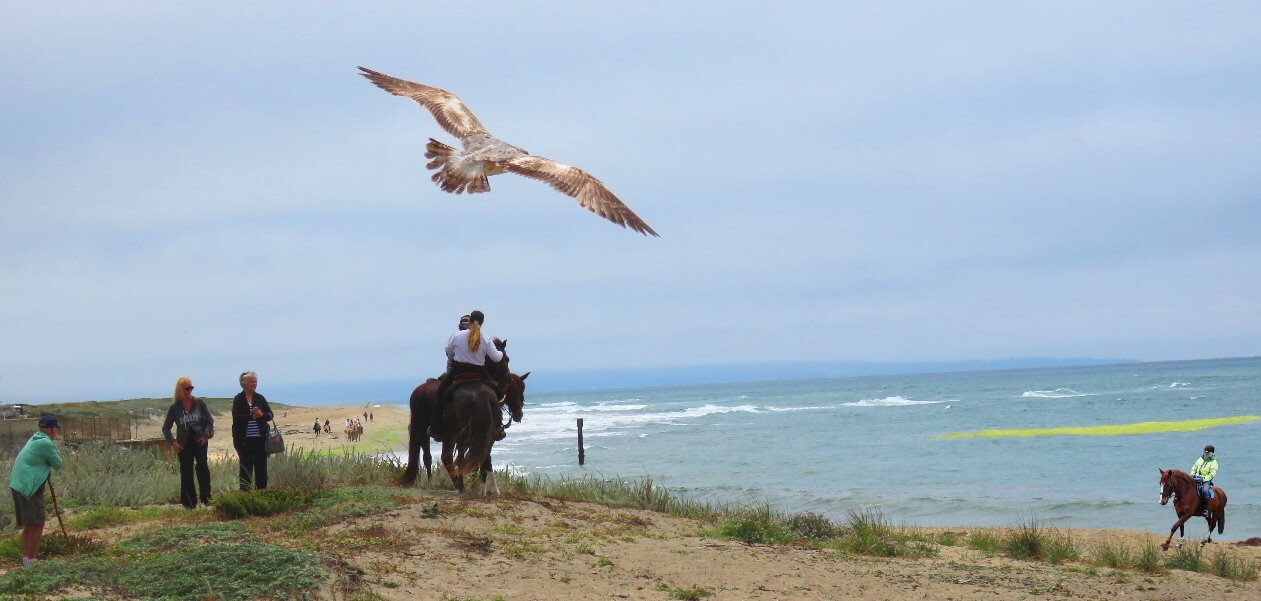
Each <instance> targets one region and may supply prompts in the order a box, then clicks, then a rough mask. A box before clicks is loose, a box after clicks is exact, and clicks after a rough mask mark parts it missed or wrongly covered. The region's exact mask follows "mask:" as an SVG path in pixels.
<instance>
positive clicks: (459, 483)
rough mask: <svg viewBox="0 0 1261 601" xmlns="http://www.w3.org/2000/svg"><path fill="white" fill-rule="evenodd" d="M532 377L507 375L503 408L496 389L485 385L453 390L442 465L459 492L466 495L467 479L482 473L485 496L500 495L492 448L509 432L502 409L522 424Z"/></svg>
mask: <svg viewBox="0 0 1261 601" xmlns="http://www.w3.org/2000/svg"><path fill="white" fill-rule="evenodd" d="M529 375H530V374H529V373H527V374H525V375H524V376H517V375H516V374H511V373H510V374H508V379H507V385H506V390H505V391H504V399H503V403H502V405H501V403H500V400H499V397H498V395H497V394H496V393H495V389H494V388H492V387H491V386H490V385H489V384H487V383H486V382H482V381H474V382H467V383H463V384H460V385H455V386H453V387H452V389H451V392H450V399H448V401H447V406H446V408H445V409H444V410H443V412H442V421H443V422H445V423H444V424H442V431H443V435H442V465H443V466H444V467H446V468H447V474H448V475H450V476H451V484H452V485H454V486H455V490H456V491H458V492H461V493H462V492H464V476H465V475H467V474H471V473H473V472H475V471H478V470H481V484H482V494H485V495H489V494H498V493H499V486H498V485H496V484H495V471H494V467H493V466H492V465H491V462H490V452H491V448H492V447H494V445H495V440H496V439H498V438H500V436H499V434H500V432H502V431H503V430H504V429H505V428H507V424H505V423H501V422H502V419H503V410H502V406H503V405H506V406H507V407H508V411H509V414H510V419H511V420H513V421H516V422H520V421H521V413H522V407H523V406H524V404H525V379H526V378H527V377H529ZM509 423H510V422H509ZM487 478H489V479H490V482H489V483H488V482H487V481H486V480H487Z"/></svg>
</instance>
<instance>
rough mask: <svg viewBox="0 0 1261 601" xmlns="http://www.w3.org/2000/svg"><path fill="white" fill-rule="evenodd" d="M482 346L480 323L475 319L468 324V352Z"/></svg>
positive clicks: (474, 351)
mask: <svg viewBox="0 0 1261 601" xmlns="http://www.w3.org/2000/svg"><path fill="white" fill-rule="evenodd" d="M481 347H482V324H480V323H477V322H476V321H474V322H470V323H469V324H468V352H470V353H476V352H477V349H479V348H481Z"/></svg>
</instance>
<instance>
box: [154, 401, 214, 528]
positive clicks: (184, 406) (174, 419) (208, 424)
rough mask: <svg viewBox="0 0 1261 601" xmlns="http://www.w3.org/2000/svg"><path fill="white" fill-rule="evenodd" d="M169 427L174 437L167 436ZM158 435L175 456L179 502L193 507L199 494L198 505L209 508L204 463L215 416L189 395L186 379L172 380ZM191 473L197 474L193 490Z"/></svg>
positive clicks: (208, 479) (207, 470)
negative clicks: (164, 414) (164, 439)
mask: <svg viewBox="0 0 1261 601" xmlns="http://www.w3.org/2000/svg"><path fill="white" fill-rule="evenodd" d="M172 424H174V425H175V435H174V436H172V435H171V425H172ZM162 435H163V436H165V437H166V442H168V443H170V445H171V448H172V449H174V450H175V452H176V453H178V454H179V461H180V502H181V503H183V504H184V507H187V508H189V509H192V508H194V507H197V499H198V495H197V493H198V491H200V492H201V496H200V498H201V502H202V504H203V505H209V504H210V466H209V464H208V463H207V461H206V448H207V446H208V445H207V443H209V442H210V439H211V438H214V437H215V416H214V415H212V414H211V413H210V408H209V407H207V406H206V402H205V401H203V400H201V399H199V398H196V397H194V396H193V380H192V378H189V377H188V376H180V377H179V378H178V379H176V380H175V394H174V395H172V402H171V408H170V409H167V411H166V421H165V422H163V423H162ZM194 463H196V469H195V470H194V465H193V464H194ZM194 472H195V473H196V475H197V486H196V487H194V486H193V474H194Z"/></svg>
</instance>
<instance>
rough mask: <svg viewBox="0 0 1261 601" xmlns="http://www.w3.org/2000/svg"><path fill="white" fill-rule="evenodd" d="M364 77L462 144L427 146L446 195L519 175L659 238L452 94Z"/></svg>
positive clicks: (583, 177) (577, 172)
mask: <svg viewBox="0 0 1261 601" xmlns="http://www.w3.org/2000/svg"><path fill="white" fill-rule="evenodd" d="M359 71H361V73H360V75H363V76H364V77H366V78H367V79H368V81H371V82H372V83H373V84H375V85H376V86H377V87H378V88H381V89H382V90H385V91H386V92H389V93H391V94H393V95H395V96H402V97H404V98H411V99H412V100H415V101H416V102H417V103H418V104H420V106H422V107H424V108H425V109H426V110H428V111H429V112H430V113H432V114H433V117H434V119H435V120H437V121H438V125H440V126H442V129H444V130H446V131H447V133H449V134H451V135H453V136H455V137H457V138H459V139H460V143H461V144H462V145H463V148H462V149H459V150H457V149H455V148H453V147H451V146H448V145H446V144H443V143H442V142H439V141H437V140H435V139H433V138H429V143H428V144H426V145H425V158H427V159H432V160H431V161H429V162H428V163H426V164H425V167H427V168H429V169H432V170H434V171H435V173H434V174H433V178H432V179H433V181H435V182H437V184H438V187H440V188H442V190H443V191H444V192H454V193H456V194H461V193H464V192H468V193H469V194H477V193H480V192H489V191H490V181H488V178H489V177H490V176H492V175H498V174H500V173H516V174H517V175H524V176H525V177H528V178H531V179H537V180H541V181H544V182H547V183H548V184H550V185H551V186H552V187H553V188H555V189H556V190H558V191H560V192H562V193H564V194H566V195H568V196H571V197H573V198H576V199H578V204H579V205H581V206H582V207H583V208H585V209H587V210H589V211H591V212H592V213H595V214H596V215H599V216H601V217H603V218H605V219H608V220H609V221H612V222H613V223H616V224H618V225H620V226H622V227H629V228H630V229H632V230H635V231H636V232H639V233H641V234H644V235H648V234H651V235H653V236H657V232H655V231H653V229H652V228H651V227H649V226H648V224H647V223H644V220H643V219H640V218H639V215H636V214H635V212H634V211H632V210H630V207H628V206H626V204H625V203H623V202H622V201H621V200H618V198H617V196H614V195H613V193H612V192H610V191H609V189H608V188H607V187H605V185H604V183H603V182H601V181H600V180H598V179H596V178H595V177H593V176H592V175H591V174H590V173H587V172H586V171H583V170H582V169H579V168H577V167H572V166H570V165H565V164H561V163H557V162H556V161H553V160H551V159H545V158H543V157H540V156H535V155H532V154H530V153H529V152H527V151H526V150H525V149H524V148H520V147H517V146H513V145H512V144H509V143H507V142H504V141H503V140H500V139H499V138H496V137H495V136H493V135H491V134H490V132H488V131H486V127H485V126H484V125H482V122H481V121H478V119H477V116H476V115H474V114H473V111H470V110H469V108H468V107H467V106H465V104H464V102H463V101H461V100H460V99H459V98H458V97H457V96H456V95H455V94H452V93H451V92H448V91H446V90H441V89H438V88H434V87H430V86H426V85H423V84H418V83H414V82H410V81H406V80H403V79H399V78H397V77H391V76H389V75H386V74H384V73H378V72H376V71H373V70H372V69H368V68H366V67H359Z"/></svg>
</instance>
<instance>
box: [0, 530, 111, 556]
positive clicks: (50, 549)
mask: <svg viewBox="0 0 1261 601" xmlns="http://www.w3.org/2000/svg"><path fill="white" fill-rule="evenodd" d="M103 548H104V546H103V545H101V543H99V542H96V540H94V539H92V538H89V537H86V536H79V535H77V534H71V535H69V540H67V537H66V536H63V535H62V534H61V532H59V531H57V530H54V529H52V528H46V529H45V530H44V536H43V537H42V538H40V539H39V550H38V551H37V552H36V553H37V555H38V556H39V557H65V556H67V555H74V554H79V553H96V552H98V551H100V550H101V549H103ZM0 559H3V560H5V561H9V562H13V563H17V562H18V561H20V560H21V559H22V542H21V539H20V538H18V535H16V534H14V535H13V536H9V537H7V538H4V539H0Z"/></svg>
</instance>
